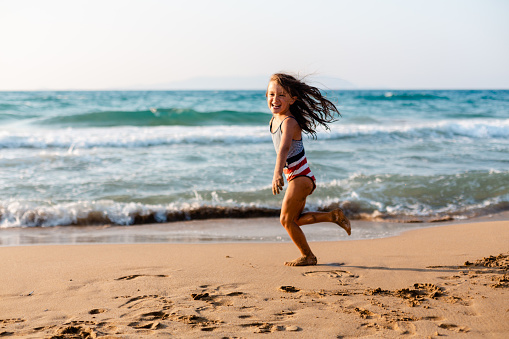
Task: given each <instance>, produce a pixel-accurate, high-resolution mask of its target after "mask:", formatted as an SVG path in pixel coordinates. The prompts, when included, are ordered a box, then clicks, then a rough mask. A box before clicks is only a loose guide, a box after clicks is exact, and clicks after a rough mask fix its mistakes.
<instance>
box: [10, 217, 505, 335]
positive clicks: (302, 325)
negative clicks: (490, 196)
mask: <svg viewBox="0 0 509 339" xmlns="http://www.w3.org/2000/svg"><path fill="white" fill-rule="evenodd" d="M311 245H312V248H313V250H314V252H315V254H316V255H317V257H318V260H319V265H317V266H312V267H286V266H284V265H283V264H282V263H283V262H284V261H286V260H291V259H294V258H295V257H297V256H298V253H297V250H296V248H295V247H294V245H293V244H291V243H244V244H242V243H236V244H96V245H51V246H47V245H42V246H13V247H0V258H1V260H0V272H1V273H0V337H23V338H96V337H97V338H99V337H102V338H108V337H109V338H140V337H156V338H157V337H161V338H165V337H176V338H198V337H200V338H201V337H211V338H255V337H260V336H263V335H264V334H266V333H269V334H270V336H271V337H276V338H277V337H282V338H294V337H301V338H311V337H314V338H349V337H373V338H375V337H397V336H415V337H419V338H426V337H430V338H435V337H439V336H447V337H472V338H477V337H487V338H507V337H508V336H509V302H508V301H509V298H508V288H509V273H508V267H509V257H508V255H509V221H487V222H477V223H469V224H453V225H447V226H440V227H430V228H424V229H418V230H413V231H409V232H406V233H404V234H402V235H399V236H395V237H390V238H384V239H374V240H354V241H334V242H313V243H312V244H311Z"/></svg>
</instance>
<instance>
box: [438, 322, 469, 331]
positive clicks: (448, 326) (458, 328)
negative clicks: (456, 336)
mask: <svg viewBox="0 0 509 339" xmlns="http://www.w3.org/2000/svg"><path fill="white" fill-rule="evenodd" d="M438 327H440V328H444V329H446V330H449V331H455V332H458V333H466V332H468V331H470V329H469V328H468V327H466V326H458V325H456V324H448V323H443V324H440V325H438Z"/></svg>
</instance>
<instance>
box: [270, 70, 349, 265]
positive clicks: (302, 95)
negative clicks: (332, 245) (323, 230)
mask: <svg viewBox="0 0 509 339" xmlns="http://www.w3.org/2000/svg"><path fill="white" fill-rule="evenodd" d="M266 96H267V104H268V106H269V109H270V111H271V112H272V119H271V120H270V132H271V133H272V141H273V142H274V147H275V149H276V152H277V160H276V166H275V168H274V178H273V179H272V193H273V194H274V195H275V194H279V192H281V191H282V190H283V186H284V180H283V173H284V174H285V176H286V180H287V182H288V189H287V190H286V194H285V196H284V198H283V205H282V207H281V216H280V221H281V224H282V225H283V227H284V228H285V229H286V231H287V232H288V234H289V235H290V238H291V239H292V241H293V242H294V244H295V245H297V247H298V248H299V250H300V252H301V254H302V256H301V257H300V258H297V259H295V260H293V261H290V262H285V265H288V266H307V265H316V263H317V259H316V257H315V255H314V254H313V252H311V248H310V247H309V244H308V242H307V240H306V236H305V235H304V233H303V232H302V230H301V228H300V226H302V225H308V224H315V223H318V222H333V223H336V224H338V225H339V226H340V227H342V228H344V229H345V231H346V233H348V235H350V233H351V228H350V221H349V220H348V219H347V218H346V216H345V215H344V213H343V211H342V210H341V209H337V210H334V211H332V212H307V213H302V212H303V210H304V206H305V205H306V198H307V196H308V195H310V194H311V193H313V191H314V189H315V188H316V183H315V177H314V176H313V173H312V172H311V169H310V168H309V166H308V164H307V160H306V156H305V153H304V146H303V144H302V132H303V131H304V132H305V133H309V134H311V135H312V136H313V137H316V131H315V129H316V127H317V124H320V125H322V126H324V127H325V128H326V129H328V126H327V123H331V122H333V121H334V117H333V114H334V113H338V114H339V111H338V110H337V108H336V106H334V104H333V103H332V102H330V101H329V100H327V99H326V98H324V97H323V96H322V94H321V93H320V90H319V89H317V88H316V87H312V86H309V85H307V84H305V83H304V82H302V81H300V80H298V79H296V78H295V77H293V76H291V75H288V74H274V75H273V76H272V77H271V78H270V82H269V86H268V88H267V93H266Z"/></svg>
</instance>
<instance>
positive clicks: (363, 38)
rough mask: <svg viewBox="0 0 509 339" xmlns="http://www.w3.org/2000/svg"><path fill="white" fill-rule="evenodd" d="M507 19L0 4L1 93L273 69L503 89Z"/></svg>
mask: <svg viewBox="0 0 509 339" xmlns="http://www.w3.org/2000/svg"><path fill="white" fill-rule="evenodd" d="M507 18H509V1H505V0H477V1H471V0H438V1H437V0H426V1H421V0H413V1H408V0H404V1H403V0H384V1H378V0H351V1H334V0H330V1H327V0H313V1H300V0H293V1H286V0H269V1H266V0H252V1H238V0H215V1H212V0H207V1H205V0H186V1H182V0H179V1H171V0H167V1H163V0H143V1H141V0H139V1H129V0H122V1H117V0H100V1H96V0H87V1H81V0H74V1H68V0H45V1H39V0H35V1H29V0H0V90H2V91H9V90H70V89H71V90H73V89H74V90H80V89H81V90H101V89H116V88H119V89H120V88H133V89H135V88H137V87H143V88H148V87H150V86H153V85H154V86H160V85H161V84H170V83H174V82H182V81H187V80H189V79H195V78H202V79H203V78H209V80H210V79H212V80H213V79H214V78H217V79H220V78H235V77H244V78H249V77H253V78H255V77H256V78H260V77H268V76H270V74H272V73H274V72H280V71H285V72H292V73H297V74H300V75H305V74H315V75H316V74H317V75H320V76H328V77H337V78H341V79H344V80H346V81H348V82H350V83H352V84H354V85H355V86H356V87H357V88H390V89H509V20H508V19H507ZM197 81H198V80H197ZM242 83H244V82H242Z"/></svg>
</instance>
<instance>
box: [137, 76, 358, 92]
mask: <svg viewBox="0 0 509 339" xmlns="http://www.w3.org/2000/svg"><path fill="white" fill-rule="evenodd" d="M306 81H307V82H308V83H310V84H312V85H313V86H316V87H318V88H322V89H331V90H332V89H354V88H356V86H355V85H354V84H352V83H351V82H349V81H347V80H343V79H340V78H335V77H327V76H309V77H308V78H307V80H306ZM267 82H268V76H250V77H196V78H190V79H187V80H181V81H174V82H167V83H160V84H153V85H141V86H133V87H131V88H128V89H130V90H264V89H266V88H267Z"/></svg>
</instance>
